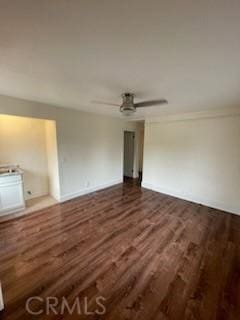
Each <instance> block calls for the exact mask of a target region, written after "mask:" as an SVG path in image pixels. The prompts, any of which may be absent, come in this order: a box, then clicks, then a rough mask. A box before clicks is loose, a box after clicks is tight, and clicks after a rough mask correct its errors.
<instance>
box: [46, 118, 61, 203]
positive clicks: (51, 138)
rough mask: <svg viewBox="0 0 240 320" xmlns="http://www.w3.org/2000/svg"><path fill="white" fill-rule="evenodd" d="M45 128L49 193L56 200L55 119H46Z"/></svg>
mask: <svg viewBox="0 0 240 320" xmlns="http://www.w3.org/2000/svg"><path fill="white" fill-rule="evenodd" d="M45 130H46V146H47V161H48V175H49V194H50V195H51V196H52V197H53V198H55V199H56V200H60V185H59V171H58V150H57V135H56V123H55V121H53V120H46V121H45Z"/></svg>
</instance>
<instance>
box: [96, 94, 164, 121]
mask: <svg viewBox="0 0 240 320" xmlns="http://www.w3.org/2000/svg"><path fill="white" fill-rule="evenodd" d="M122 100H123V101H122V104H121V105H118V104H115V103H108V102H103V101H92V102H93V103H98V104H105V105H109V106H117V107H119V108H120V112H122V114H124V115H125V116H129V115H131V114H133V113H134V112H136V110H137V108H145V107H152V106H156V105H162V104H167V103H168V101H167V100H166V99H159V100H148V101H142V102H138V103H134V94H133V93H129V92H126V93H123V94H122Z"/></svg>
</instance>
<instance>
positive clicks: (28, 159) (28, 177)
mask: <svg viewBox="0 0 240 320" xmlns="http://www.w3.org/2000/svg"><path fill="white" fill-rule="evenodd" d="M0 162H1V163H2V164H5V163H9V164H17V165H20V166H21V168H22V169H23V170H24V194H25V198H26V199H29V198H34V197H38V196H42V195H45V194H48V163H47V153H46V138H45V121H44V120H37V119H31V118H23V117H13V116H6V115H0ZM28 191H30V192H31V195H29V194H28Z"/></svg>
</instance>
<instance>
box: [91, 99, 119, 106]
mask: <svg viewBox="0 0 240 320" xmlns="http://www.w3.org/2000/svg"><path fill="white" fill-rule="evenodd" d="M91 103H95V104H104V105H106V106H114V107H120V105H119V104H116V103H111V102H110V103H109V102H105V101H98V100H92V101H91Z"/></svg>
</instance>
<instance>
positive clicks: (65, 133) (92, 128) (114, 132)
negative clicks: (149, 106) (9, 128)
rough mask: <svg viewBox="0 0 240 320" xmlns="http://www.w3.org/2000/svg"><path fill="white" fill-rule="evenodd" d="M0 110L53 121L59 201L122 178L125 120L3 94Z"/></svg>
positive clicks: (116, 181) (0, 98)
mask: <svg viewBox="0 0 240 320" xmlns="http://www.w3.org/2000/svg"><path fill="white" fill-rule="evenodd" d="M1 113H2V114H13V115H19V116H26V117H36V118H41V119H48V120H55V121H56V129H57V149H58V164H59V180H60V200H67V199H70V198H73V197H76V196H78V195H81V194H84V193H88V192H91V191H94V190H97V189H101V188H104V187H107V186H110V185H113V184H116V183H119V182H121V181H122V178H123V132H124V128H125V126H127V127H128V126H129V125H127V124H126V121H123V120H122V119H116V118H112V117H108V116H101V115H96V114H91V113H86V112H80V111H75V110H71V109H67V108H57V107H54V106H49V105H46V104H41V103H37V102H30V101H26V100H21V99H15V98H11V97H6V96H0V114H1ZM134 126H135V124H134Z"/></svg>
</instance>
